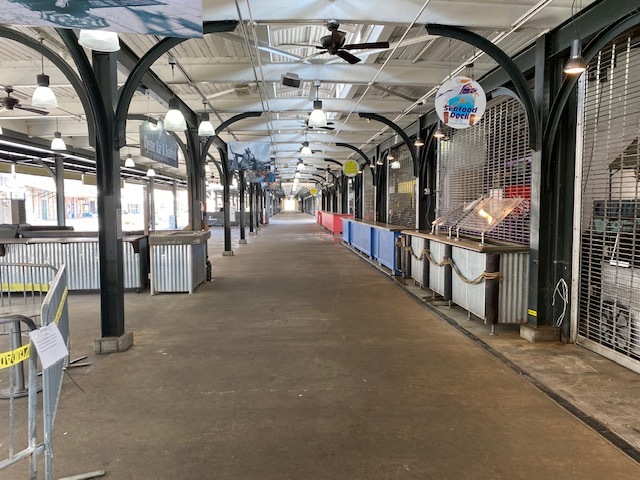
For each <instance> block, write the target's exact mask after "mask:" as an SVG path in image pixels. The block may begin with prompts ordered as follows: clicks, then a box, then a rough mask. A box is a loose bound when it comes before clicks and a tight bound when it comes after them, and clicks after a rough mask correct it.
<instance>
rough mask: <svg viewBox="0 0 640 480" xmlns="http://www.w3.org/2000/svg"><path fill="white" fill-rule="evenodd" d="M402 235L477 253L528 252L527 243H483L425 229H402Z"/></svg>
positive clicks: (491, 241)
mask: <svg viewBox="0 0 640 480" xmlns="http://www.w3.org/2000/svg"><path fill="white" fill-rule="evenodd" d="M402 234H403V235H412V236H414V237H421V238H426V239H428V240H433V241H434V242H439V243H444V244H445V245H454V246H456V247H460V248H465V249H467V250H472V251H474V252H479V253H521V252H528V251H529V246H528V245H519V244H517V243H509V242H502V241H499V240H493V239H490V240H486V242H487V243H485V244H484V245H483V244H481V243H480V241H479V240H477V239H473V238H464V237H462V238H459V239H458V238H455V237H449V236H447V235H443V234H433V233H431V232H430V231H427V230H402Z"/></svg>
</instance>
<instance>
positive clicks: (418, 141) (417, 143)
mask: <svg viewBox="0 0 640 480" xmlns="http://www.w3.org/2000/svg"><path fill="white" fill-rule="evenodd" d="M421 116H422V102H419V103H418V133H416V141H415V142H413V145H414V146H416V147H424V140H422V139H421V138H420V125H421V123H420V117H421Z"/></svg>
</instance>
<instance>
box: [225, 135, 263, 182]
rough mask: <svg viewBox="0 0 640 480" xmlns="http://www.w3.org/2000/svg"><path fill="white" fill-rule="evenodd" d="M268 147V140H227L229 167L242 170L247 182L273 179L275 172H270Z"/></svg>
mask: <svg viewBox="0 0 640 480" xmlns="http://www.w3.org/2000/svg"><path fill="white" fill-rule="evenodd" d="M269 148H270V145H269V143H268V142H229V143H228V144H227V157H228V161H229V169H230V170H234V171H239V170H244V171H245V172H246V179H247V181H248V182H252V183H265V182H273V181H275V174H272V173H271V155H270V153H269Z"/></svg>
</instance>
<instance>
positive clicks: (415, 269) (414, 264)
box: [411, 236, 429, 286]
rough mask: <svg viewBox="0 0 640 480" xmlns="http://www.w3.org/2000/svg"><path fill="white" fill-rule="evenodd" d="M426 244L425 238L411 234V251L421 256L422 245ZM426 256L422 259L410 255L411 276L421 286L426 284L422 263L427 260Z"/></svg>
mask: <svg viewBox="0 0 640 480" xmlns="http://www.w3.org/2000/svg"><path fill="white" fill-rule="evenodd" d="M425 244H426V239H424V238H421V237H414V236H411V248H412V249H413V253H414V254H415V255H416V256H417V257H418V258H420V257H421V256H422V251H423V250H424V246H425ZM428 261H429V260H427V259H426V258H423V259H422V260H418V259H416V258H414V256H413V255H411V278H413V279H414V280H415V281H416V282H418V283H419V284H420V285H421V286H426V285H425V284H424V275H423V273H424V271H423V264H424V262H428Z"/></svg>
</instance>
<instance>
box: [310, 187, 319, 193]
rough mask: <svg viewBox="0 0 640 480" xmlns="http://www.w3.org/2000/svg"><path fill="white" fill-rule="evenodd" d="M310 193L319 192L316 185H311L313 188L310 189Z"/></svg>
mask: <svg viewBox="0 0 640 480" xmlns="http://www.w3.org/2000/svg"><path fill="white" fill-rule="evenodd" d="M309 193H310V194H311V195H315V194H316V193H318V189H317V188H316V187H311V189H310V190H309Z"/></svg>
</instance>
